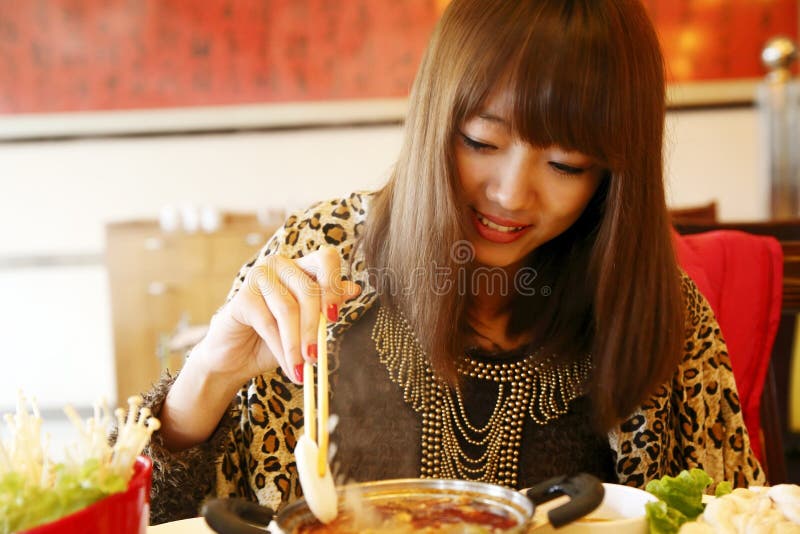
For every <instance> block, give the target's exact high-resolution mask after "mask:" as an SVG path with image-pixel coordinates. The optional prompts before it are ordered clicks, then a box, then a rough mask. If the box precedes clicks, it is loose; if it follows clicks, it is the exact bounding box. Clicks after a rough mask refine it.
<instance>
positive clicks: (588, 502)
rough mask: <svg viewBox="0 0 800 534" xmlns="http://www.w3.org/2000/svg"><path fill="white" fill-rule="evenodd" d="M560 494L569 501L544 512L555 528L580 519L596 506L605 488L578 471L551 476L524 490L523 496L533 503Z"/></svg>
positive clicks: (601, 499)
mask: <svg viewBox="0 0 800 534" xmlns="http://www.w3.org/2000/svg"><path fill="white" fill-rule="evenodd" d="M561 495H569V496H570V497H571V498H570V501H569V502H568V503H565V504H563V505H561V506H559V507H558V508H554V509H553V510H550V511H549V512H548V513H547V518H548V519H549V520H550V524H551V525H553V526H554V527H555V528H559V527H563V526H564V525H566V524H567V523H571V522H573V521H575V520H576V519H580V518H581V517H583V516H585V515H586V514H588V513H590V512H592V511H593V510H594V509H595V508H597V507H598V506H600V503H602V502H603V495H605V490H604V489H603V483H602V482H600V480H599V479H598V478H597V477H594V476H592V475H590V474H588V473H580V474H577V475H575V476H572V477H567V476H559V477H555V478H551V479H549V480H545V481H544V482H540V483H539V484H536V485H535V486H533V487H531V488H529V489H528V490H526V491H525V496H527V497H528V498H529V499H530V500H531V501H533V503H534V504H542V503H545V502H547V501H551V500H553V499H555V498H556V497H559V496H561Z"/></svg>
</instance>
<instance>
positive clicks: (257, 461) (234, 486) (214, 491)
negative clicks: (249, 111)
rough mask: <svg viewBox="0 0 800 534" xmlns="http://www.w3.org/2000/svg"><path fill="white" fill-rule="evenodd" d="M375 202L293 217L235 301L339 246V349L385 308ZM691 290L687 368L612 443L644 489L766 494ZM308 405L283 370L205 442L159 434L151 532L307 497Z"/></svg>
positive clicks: (258, 381)
mask: <svg viewBox="0 0 800 534" xmlns="http://www.w3.org/2000/svg"><path fill="white" fill-rule="evenodd" d="M370 198H371V196H370V194H369V193H354V194H352V195H350V196H349V197H348V198H345V199H337V200H331V201H327V202H321V203H318V204H315V205H314V206H312V207H311V208H309V209H308V210H306V211H305V212H302V213H299V214H296V215H292V216H291V217H289V218H288V219H287V221H286V222H285V224H284V226H283V227H282V228H281V229H280V230H279V231H278V232H276V234H275V235H274V236H273V237H272V238H271V239H270V240H269V242H268V243H267V244H266V245H265V247H264V248H263V249H262V250H261V251H260V252H259V253H258V255H257V256H256V257H255V258H253V259H252V260H251V261H250V262H248V263H247V264H246V265H245V266H244V267H243V268H242V269H241V271H240V272H239V274H238V275H237V277H236V280H235V282H234V285H233V288H232V289H231V293H230V295H229V299H230V297H231V296H233V295H234V294H235V293H236V292H237V291H238V290H239V287H240V286H241V284H242V282H243V281H244V279H245V275H246V274H247V272H248V270H249V269H251V268H252V267H253V266H254V265H256V264H258V262H259V261H262V260H263V259H264V257H266V256H268V255H270V254H281V255H283V256H286V257H289V258H299V257H301V256H303V255H304V254H307V253H310V252H313V251H315V250H317V249H318V248H319V247H320V246H322V245H331V246H334V247H336V249H337V250H338V251H339V253H340V255H341V257H342V259H343V261H344V263H345V264H347V263H348V262H350V265H351V277H352V280H353V281H355V282H356V283H358V284H359V285H360V286H361V287H362V292H361V294H360V295H359V296H358V297H357V298H355V299H353V300H352V301H350V302H348V303H347V304H346V305H344V306H343V308H342V310H341V311H340V315H339V321H338V322H336V323H335V324H332V325H330V326H329V330H328V340H329V344H330V345H331V347H332V348H335V343H336V340H337V339H339V338H340V336H341V334H342V333H343V332H344V331H345V330H347V328H348V327H349V326H351V325H353V324H354V323H355V322H356V321H358V320H359V318H361V317H362V316H363V315H364V314H365V312H366V311H367V310H368V309H370V307H371V306H372V305H373V304H374V303H375V302H376V300H377V299H376V293H375V291H374V288H372V287H371V286H370V284H369V282H368V279H367V272H366V268H365V264H364V259H363V257H362V256H361V255H360V254H356V255H355V256H354V243H355V240H356V239H357V238H358V236H359V235H360V233H361V231H362V229H363V226H364V224H365V221H366V217H367V211H368V206H369V201H370ZM682 286H683V293H684V296H685V301H686V305H687V309H688V313H687V325H686V343H685V356H684V359H683V362H682V364H681V365H680V367H679V368H678V369H677V371H676V373H675V375H674V378H673V379H672V380H671V381H670V382H669V383H666V384H664V385H662V386H661V387H659V388H658V389H657V390H656V391H655V392H654V393H653V395H652V397H651V398H650V399H649V400H648V401H647V402H646V403H644V404H643V405H642V406H641V407H640V408H639V409H638V410H636V411H635V412H634V413H632V414H631V415H630V417H628V419H627V420H625V421H624V422H623V423H622V424H620V425H619V427H617V428H616V429H614V430H612V431H611V432H610V433H609V436H608V441H609V445H610V447H611V451H612V456H613V461H614V470H615V474H616V478H617V480H618V481H619V482H620V483H623V484H628V485H633V486H638V487H643V486H645V485H646V484H647V482H648V481H649V480H651V479H654V478H659V477H661V476H664V475H674V474H677V473H678V472H679V471H680V470H682V469H686V468H690V467H701V468H703V469H705V470H706V471H707V472H708V473H709V474H710V475H711V477H712V478H714V479H715V480H718V481H719V480H730V481H732V482H733V483H734V485H735V486H745V485H749V484H763V483H764V482H765V475H764V472H763V470H762V469H761V467H760V465H759V464H758V461H757V460H756V458H755V457H754V456H753V453H752V451H751V449H750V441H749V437H748V435H747V431H746V429H745V426H744V422H743V419H742V413H741V408H740V405H739V399H738V395H737V391H736V385H735V383H734V378H733V373H732V370H731V363H730V359H729V357H728V354H727V349H726V346H725V342H724V340H723V339H722V337H721V335H720V330H719V326H718V325H717V322H716V319H715V318H714V315H713V312H712V311H711V309H710V307H709V305H708V303H707V302H706V300H705V298H704V297H703V296H702V295H701V294H700V293H699V292H698V290H697V288H696V287H695V285H694V283H693V282H692V281H691V279H689V278H688V277H687V276H684V277H683V280H682ZM173 381H174V377H171V376H169V375H166V376H164V377H162V379H161V380H160V382H159V383H158V384H156V385H155V387H154V388H153V389H152V390H151V391H150V392H148V393H147V394H146V395H145V400H146V404H147V405H149V406H150V408H151V409H152V410H153V412H154V414H155V415H158V412H159V410H160V408H161V405H162V403H163V401H164V398H165V397H166V393H167V391H168V390H169V387H170V385H171V384H172V382H173ZM302 405H303V395H302V389H301V388H298V387H297V386H295V385H294V384H292V383H291V382H290V381H289V380H288V379H287V378H286V377H285V376H284V375H283V374H282V372H281V371H280V369H278V370H276V371H274V372H273V373H271V374H265V375H262V376H258V377H255V378H253V379H252V380H251V381H250V382H249V383H248V384H246V385H245V386H243V388H242V389H241V390H240V391H239V393H238V394H237V396H236V397H235V398H234V399H233V401H232V403H231V405H230V407H229V410H228V412H227V413H226V414H225V415H224V416H223V418H222V420H221V421H220V424H219V426H218V427H217V429H216V431H215V432H214V434H213V435H212V437H211V438H210V439H209V440H208V441H207V442H205V443H203V444H200V445H198V446H196V447H193V448H191V449H188V450H185V451H181V452H177V453H172V452H170V451H168V450H167V449H166V448H165V447H164V446H163V443H162V441H161V439H160V436H159V434H158V433H156V434H155V435H154V436H153V439H152V441H151V444H150V445H149V447H148V449H147V450H146V451H145V453H146V454H148V455H149V456H150V457H151V458H153V460H154V472H153V491H152V495H151V497H152V511H151V521H152V522H153V524H157V523H161V522H164V521H172V520H177V519H181V518H186V517H194V516H196V515H197V513H198V510H199V507H200V504H201V502H202V500H203V499H204V498H206V497H208V496H241V497H246V498H249V499H251V500H256V501H258V502H260V503H262V504H267V505H270V506H272V507H274V508H280V507H282V506H283V505H285V504H286V503H287V502H289V501H291V500H293V499H294V498H296V497H298V496H300V495H301V490H300V486H299V483H298V479H297V468H296V465H295V463H294V456H293V451H294V446H295V443H296V441H297V438H298V437H299V435H300V433H301V432H302V426H303V413H302Z"/></svg>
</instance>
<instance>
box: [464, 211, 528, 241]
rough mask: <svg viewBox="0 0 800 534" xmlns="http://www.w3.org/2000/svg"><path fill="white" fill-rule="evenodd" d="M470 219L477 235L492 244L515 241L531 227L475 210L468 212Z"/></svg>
mask: <svg viewBox="0 0 800 534" xmlns="http://www.w3.org/2000/svg"><path fill="white" fill-rule="evenodd" d="M470 219H471V220H472V224H473V226H475V230H476V231H477V232H478V235H480V236H481V237H482V238H484V239H486V240H487V241H491V242H493V243H511V242H512V241H516V240H517V239H519V238H520V237H522V236H523V235H524V234H525V233H526V232H527V231H528V230H529V229H530V228H531V227H532V225H530V224H525V223H520V222H518V221H512V220H510V219H504V218H502V217H497V216H494V215H487V214H485V213H481V212H479V211H477V210H475V209H472V210H471V211H470Z"/></svg>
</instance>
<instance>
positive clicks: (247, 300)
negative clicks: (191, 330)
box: [159, 247, 361, 450]
mask: <svg viewBox="0 0 800 534" xmlns="http://www.w3.org/2000/svg"><path fill="white" fill-rule="evenodd" d="M342 274H343V271H342V265H341V260H340V257H339V254H338V252H336V250H335V249H334V248H332V247H324V248H320V249H319V250H318V251H316V252H314V253H312V254H309V255H308V256H305V257H303V258H300V259H298V260H290V259H287V258H282V257H280V256H269V257H268V258H267V259H266V261H265V262H264V264H263V265H258V266H255V267H253V268H252V269H250V271H249V272H248V273H247V275H246V277H245V279H244V282H243V284H242V286H241V288H240V289H239V291H238V292H237V293H236V295H235V296H234V297H233V298H232V299H231V300H230V301H229V302H228V303H227V304H225V306H223V307H222V308H221V309H220V310H219V312H217V314H216V315H215V316H214V317H213V319H212V320H211V325H210V327H209V329H208V333H207V334H206V336H205V338H203V340H202V341H201V342H200V343H199V344H198V345H197V346H196V347H195V348H194V349H193V350H192V354H191V357H190V358H189V359H188V360H187V361H186V363H185V364H184V366H183V369H181V372H180V374H179V375H178V378H177V379H176V380H175V383H174V384H173V385H172V388H171V389H170V391H169V393H168V394H167V398H166V399H165V401H164V404H163V406H162V409H161V412H160V414H159V419H160V420H161V430H160V431H159V432H160V434H161V436H162V438H163V440H164V444H165V445H166V446H167V447H168V448H169V449H172V450H181V449H185V448H188V447H191V446H193V445H196V444H198V443H200V442H203V441H206V440H207V439H208V438H209V437H210V436H211V433H212V432H213V431H214V429H215V428H216V427H217V425H218V424H219V421H220V419H221V418H222V415H223V414H224V413H225V410H226V409H227V407H228V405H229V404H230V402H231V399H232V398H233V397H234V395H235V394H236V391H237V390H238V389H239V388H240V387H241V386H242V384H244V383H245V382H247V381H248V380H250V379H251V378H252V377H254V376H257V375H259V374H262V373H264V372H267V371H271V370H273V369H275V368H276V367H278V366H280V367H281V368H282V369H283V372H284V373H285V374H286V376H288V377H289V378H290V379H291V380H292V381H293V382H295V383H297V384H299V383H302V382H303V376H302V374H303V372H302V369H303V359H304V358H305V359H310V360H312V361H313V360H315V359H316V355H317V329H318V328H319V314H320V311H324V313H325V315H326V316H327V318H328V320H329V321H331V322H333V321H335V320H336V318H337V316H338V313H339V308H340V307H341V305H342V304H343V303H344V302H346V301H347V300H349V299H351V298H354V297H356V296H357V295H358V294H359V293H360V292H361V288H360V287H359V286H358V285H357V284H354V283H352V282H345V281H342Z"/></svg>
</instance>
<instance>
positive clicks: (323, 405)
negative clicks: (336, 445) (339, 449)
mask: <svg viewBox="0 0 800 534" xmlns="http://www.w3.org/2000/svg"><path fill="white" fill-rule="evenodd" d="M327 326H328V322H327V320H326V319H325V314H324V313H321V314H320V317H319V329H318V330H317V373H318V375H319V376H318V377H317V402H318V403H319V406H318V411H319V413H318V414H317V422H318V424H319V426H318V427H317V428H318V431H317V435H318V436H319V442H318V445H319V456H318V457H317V470H318V471H319V476H321V477H323V476H325V473H326V471H327V470H328V328H327Z"/></svg>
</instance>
